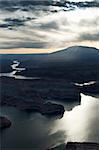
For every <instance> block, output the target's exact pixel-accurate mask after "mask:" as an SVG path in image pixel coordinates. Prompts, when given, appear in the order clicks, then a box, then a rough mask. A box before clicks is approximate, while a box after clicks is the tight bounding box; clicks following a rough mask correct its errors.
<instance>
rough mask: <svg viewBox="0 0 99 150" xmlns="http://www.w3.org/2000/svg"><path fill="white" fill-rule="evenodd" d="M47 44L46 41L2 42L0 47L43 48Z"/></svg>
mask: <svg viewBox="0 0 99 150" xmlns="http://www.w3.org/2000/svg"><path fill="white" fill-rule="evenodd" d="M46 45H47V43H46V42H28V41H26V42H25V41H23V42H21V41H20V42H12V43H11V42H4V43H3V45H0V49H13V48H38V49H39V48H45V47H46Z"/></svg>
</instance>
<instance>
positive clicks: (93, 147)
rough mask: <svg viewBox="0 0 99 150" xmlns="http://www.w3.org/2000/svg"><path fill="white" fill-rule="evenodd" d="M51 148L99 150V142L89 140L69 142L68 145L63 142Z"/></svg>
mask: <svg viewBox="0 0 99 150" xmlns="http://www.w3.org/2000/svg"><path fill="white" fill-rule="evenodd" d="M49 150H99V144H98V143H88V142H83V143H80V142H68V143H67V144H66V145H65V144H61V145H59V146H57V147H54V148H51V149H49Z"/></svg>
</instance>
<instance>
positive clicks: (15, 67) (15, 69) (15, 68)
mask: <svg viewBox="0 0 99 150" xmlns="http://www.w3.org/2000/svg"><path fill="white" fill-rule="evenodd" d="M19 65H20V62H19V61H17V60H15V61H13V64H12V65H11V68H12V70H13V71H12V72H10V73H0V77H11V78H15V79H21V80H23V79H24V80H30V79H33V80H35V79H40V78H39V77H25V76H21V75H17V72H18V73H19V72H21V71H24V70H26V68H18V66H19Z"/></svg>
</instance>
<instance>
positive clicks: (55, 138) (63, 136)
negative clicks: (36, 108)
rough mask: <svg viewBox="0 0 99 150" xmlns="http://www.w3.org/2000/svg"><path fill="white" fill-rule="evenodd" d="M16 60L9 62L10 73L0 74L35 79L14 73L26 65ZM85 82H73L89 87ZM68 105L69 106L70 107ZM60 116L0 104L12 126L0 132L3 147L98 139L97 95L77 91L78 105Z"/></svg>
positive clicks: (38, 149)
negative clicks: (47, 115) (55, 116)
mask: <svg viewBox="0 0 99 150" xmlns="http://www.w3.org/2000/svg"><path fill="white" fill-rule="evenodd" d="M19 65H20V62H19V61H17V60H15V61H13V64H12V65H11V68H12V72H10V73H0V76H1V77H2V76H4V77H11V78H14V79H21V80H22V79H25V80H27V79H39V78H38V77H34V78H33V77H25V76H21V75H17V73H20V72H21V71H24V70H25V69H26V68H21V67H19ZM95 83H96V82H95V81H90V82H88V83H73V84H75V85H76V86H84V85H86V86H89V85H92V84H95ZM71 105H72V104H69V107H70V108H72V106H71ZM64 107H65V110H66V111H65V113H64V116H63V118H61V119H58V118H46V117H45V116H42V115H41V114H39V113H27V112H24V111H20V110H18V109H16V108H13V107H5V106H4V107H2V108H1V110H0V113H1V114H0V115H1V116H2V115H3V116H7V118H9V119H10V120H11V121H12V126H11V127H10V128H7V129H5V130H2V132H0V137H1V142H2V149H3V150H7V149H10V150H20V149H24V150H27V149H28V150H31V149H32V150H46V149H48V148H49V147H53V146H56V145H59V144H61V143H66V142H67V141H77V142H84V141H85V142H99V98H95V97H91V96H87V95H84V94H81V104H80V105H77V106H75V107H73V109H72V110H71V111H68V110H67V103H64Z"/></svg>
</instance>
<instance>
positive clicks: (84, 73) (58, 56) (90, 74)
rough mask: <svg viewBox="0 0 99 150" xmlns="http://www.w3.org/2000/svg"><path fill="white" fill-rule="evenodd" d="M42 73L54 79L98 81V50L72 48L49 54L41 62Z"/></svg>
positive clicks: (82, 47) (80, 47) (79, 47)
mask: <svg viewBox="0 0 99 150" xmlns="http://www.w3.org/2000/svg"><path fill="white" fill-rule="evenodd" d="M40 67H41V68H42V72H43V71H44V74H45V75H48V74H49V76H52V77H55V78H60V77H61V78H66V79H71V80H72V79H80V80H86V79H87V80H88V79H89V80H94V79H96V78H98V79H99V77H98V75H99V50H98V49H96V48H93V47H84V46H73V47H69V48H67V49H63V50H60V51H57V52H53V53H51V54H49V55H48V56H47V57H46V58H45V59H44V60H43V62H42V64H41V66H40Z"/></svg>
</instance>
